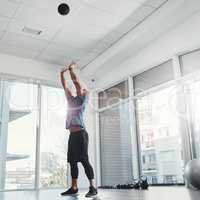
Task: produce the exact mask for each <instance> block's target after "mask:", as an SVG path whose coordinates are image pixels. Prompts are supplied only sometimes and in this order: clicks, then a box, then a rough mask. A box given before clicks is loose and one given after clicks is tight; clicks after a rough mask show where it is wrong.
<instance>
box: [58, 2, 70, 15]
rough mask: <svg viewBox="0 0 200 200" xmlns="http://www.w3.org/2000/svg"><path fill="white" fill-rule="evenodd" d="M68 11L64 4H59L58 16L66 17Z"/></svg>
mask: <svg viewBox="0 0 200 200" xmlns="http://www.w3.org/2000/svg"><path fill="white" fill-rule="evenodd" d="M69 11H70V8H69V6H68V5H67V4H66V3H61V4H60V5H59V6H58V12H59V14H60V15H67V14H68V13H69Z"/></svg>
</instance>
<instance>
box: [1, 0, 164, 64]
mask: <svg viewBox="0 0 200 200" xmlns="http://www.w3.org/2000/svg"><path fill="white" fill-rule="evenodd" d="M61 2H65V3H67V4H68V5H69V6H70V8H71V11H70V13H69V15H67V16H61V15H59V14H58V13H57V6H58V5H59V4H60V3H61ZM116 2H117V3H116ZM165 2H166V0H117V1H116V0H62V1H60V0H42V1H41V0H0V5H1V6H0V52H2V53H6V54H11V55H16V56H20V57H25V58H31V59H35V60H39V61H43V62H47V63H51V64H55V65H64V64H66V63H67V62H70V61H71V60H74V61H77V62H78V64H79V67H80V68H82V67H84V66H85V65H87V64H88V63H90V62H91V61H92V60H94V59H95V58H97V57H98V56H99V55H100V54H101V53H102V52H104V51H105V50H106V49H107V48H109V47H110V46H111V45H112V44H114V43H115V42H116V41H118V40H119V39H120V38H121V37H123V35H124V34H126V33H127V32H129V31H130V30H131V29H133V28H134V27H135V26H136V25H137V24H138V23H140V22H141V21H143V20H144V19H146V18H147V17H148V16H149V15H150V14H151V13H153V12H154V11H155V10H157V8H158V7H159V6H161V5H162V4H163V3H165ZM24 27H28V28H32V29H36V30H41V31H42V33H41V34H40V35H33V34H30V33H26V32H23V31H22V29H23V28H24Z"/></svg>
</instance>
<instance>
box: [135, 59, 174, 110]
mask: <svg viewBox="0 0 200 200" xmlns="http://www.w3.org/2000/svg"><path fill="white" fill-rule="evenodd" d="M173 79H174V75H173V62H172V60H169V61H167V62H165V63H163V64H161V65H159V66H156V67H153V68H151V69H149V70H147V71H145V72H143V73H141V74H138V75H136V76H135V77H134V79H133V81H134V88H135V94H139V93H141V92H143V91H144V90H147V89H150V88H152V87H155V86H157V85H160V84H162V83H166V82H168V81H171V80H173ZM146 109H148V107H147V108H146Z"/></svg>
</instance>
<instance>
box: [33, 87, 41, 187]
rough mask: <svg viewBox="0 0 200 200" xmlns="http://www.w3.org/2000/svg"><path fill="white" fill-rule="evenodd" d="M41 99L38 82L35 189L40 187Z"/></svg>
mask: <svg viewBox="0 0 200 200" xmlns="http://www.w3.org/2000/svg"><path fill="white" fill-rule="evenodd" d="M41 101H42V88H41V85H40V84H38V94H37V125H36V126H37V127H36V160H35V189H36V190H38V189H39V188H40V141H41V140H40V138H41V107H42V105H41Z"/></svg>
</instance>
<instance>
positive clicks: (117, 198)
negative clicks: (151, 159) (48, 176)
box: [0, 187, 200, 200]
mask: <svg viewBox="0 0 200 200" xmlns="http://www.w3.org/2000/svg"><path fill="white" fill-rule="evenodd" d="M60 192H62V190H40V191H39V192H36V191H24V192H0V200H47V199H48V200H84V199H86V198H85V197H84V194H85V193H86V192H87V191H80V194H79V196H78V197H61V196H60ZM104 199H105V200H122V199H126V200H129V199H130V200H177V199H178V200H179V199H180V200H200V192H198V191H192V190H188V189H186V188H185V187H151V188H149V190H148V191H137V190H128V191H127V190H99V194H98V196H97V197H95V198H93V200H104Z"/></svg>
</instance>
